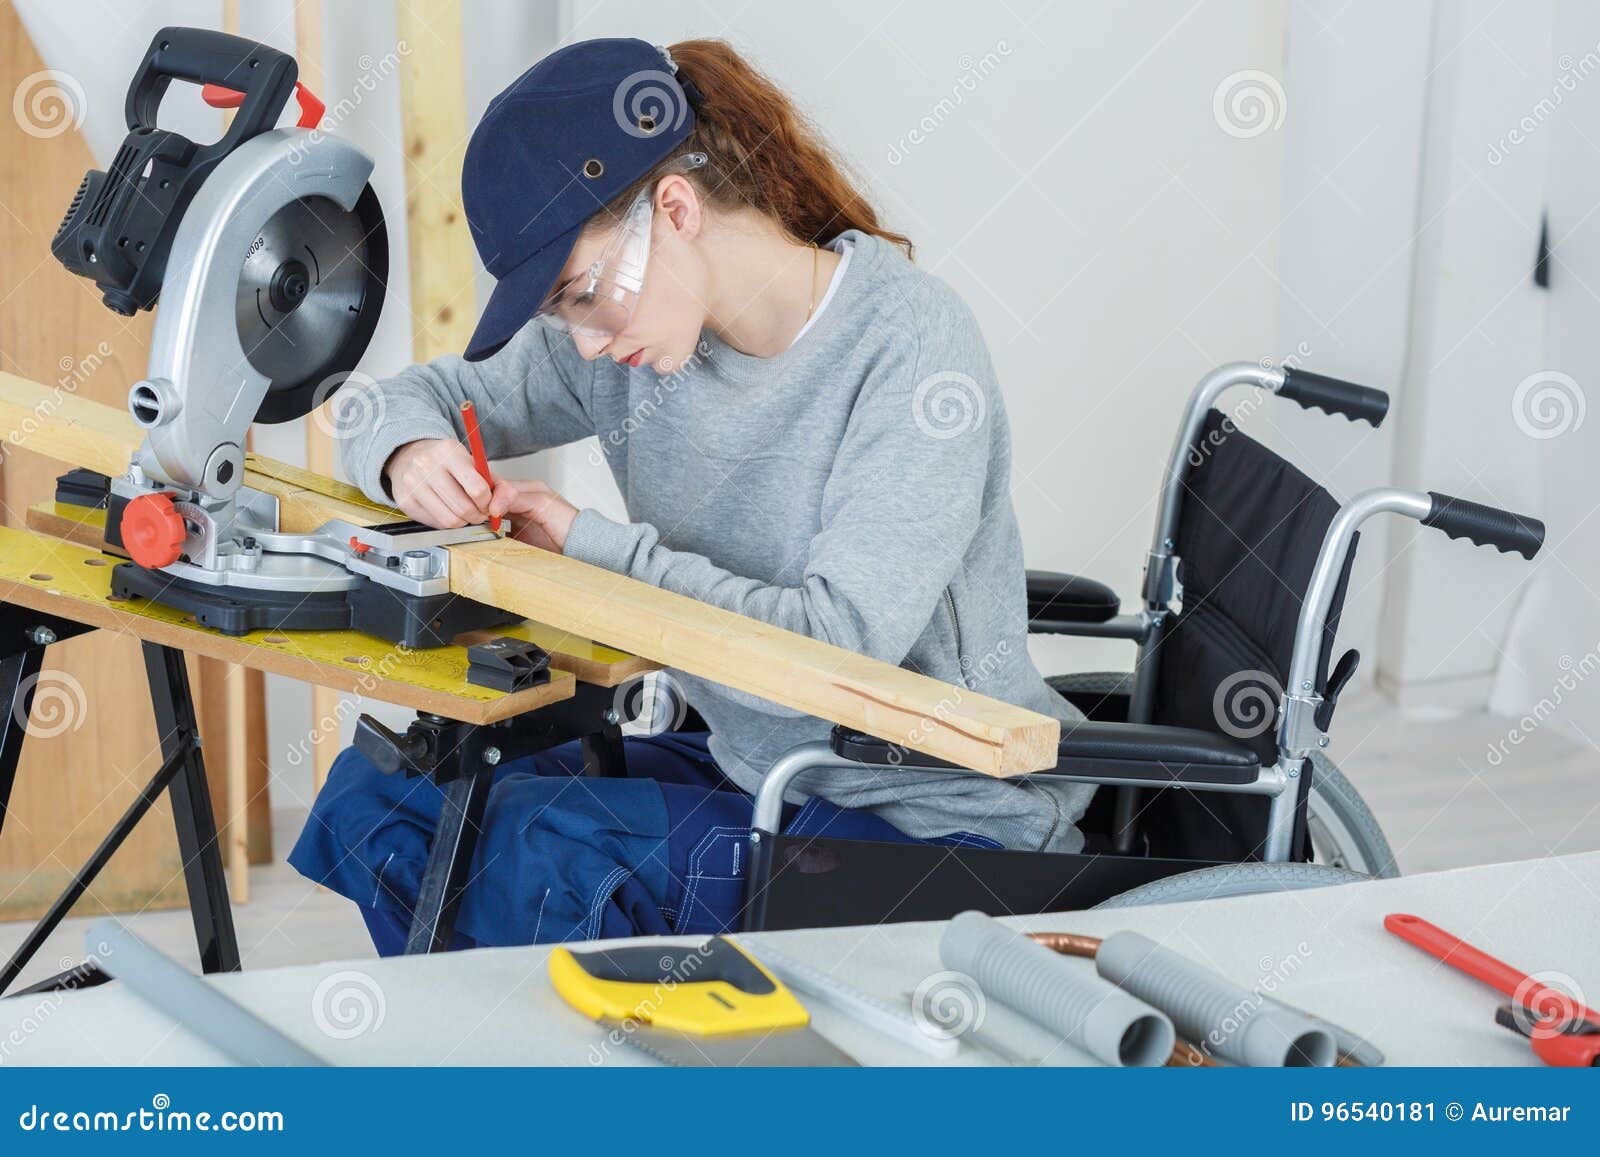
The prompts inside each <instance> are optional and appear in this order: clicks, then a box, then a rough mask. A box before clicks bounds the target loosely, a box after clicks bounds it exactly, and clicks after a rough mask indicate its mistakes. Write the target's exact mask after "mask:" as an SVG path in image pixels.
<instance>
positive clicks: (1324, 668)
mask: <svg viewBox="0 0 1600 1157" xmlns="http://www.w3.org/2000/svg"><path fill="white" fill-rule="evenodd" d="M1338 511H1339V503H1338V502H1337V501H1336V500H1335V499H1334V497H1333V496H1332V495H1331V494H1329V493H1328V492H1327V491H1326V490H1324V489H1323V488H1322V487H1321V486H1319V485H1317V484H1316V483H1315V482H1313V481H1312V480H1311V479H1310V478H1308V477H1307V476H1306V475H1305V474H1304V473H1302V472H1301V471H1300V470H1298V469H1296V468H1295V467H1294V466H1293V465H1291V464H1290V463H1288V462H1286V461H1284V459H1282V458H1280V457H1279V456H1278V455H1277V454H1274V453H1273V452H1272V451H1271V450H1269V449H1267V448H1266V447H1265V446H1263V445H1262V444H1261V443H1259V442H1257V441H1255V440H1254V439H1252V438H1250V437H1248V436H1247V435H1246V434H1244V433H1243V432H1242V431H1240V430H1239V429H1238V428H1237V427H1236V426H1235V425H1234V424H1233V422H1232V421H1231V420H1229V419H1227V418H1225V417H1224V416H1223V415H1222V414H1221V413H1220V412H1218V411H1217V410H1215V409H1213V410H1211V411H1210V412H1209V413H1208V414H1207V416H1206V421H1205V425H1204V427H1203V428H1202V433H1201V435H1200V437H1198V438H1197V439H1196V440H1195V442H1194V444H1193V445H1192V447H1191V456H1190V471H1189V476H1188V479H1187V484H1186V486H1185V491H1184V495H1183V506H1182V511H1181V516H1180V519H1179V524H1178V535H1177V541H1176V543H1175V548H1174V549H1175V553H1176V554H1177V555H1178V557H1179V559H1180V560H1181V562H1180V565H1179V572H1178V573H1179V578H1180V580H1181V582H1182V609H1181V611H1180V612H1179V613H1178V615H1177V617H1176V619H1175V620H1174V621H1173V622H1172V623H1171V624H1170V625H1169V626H1168V628H1167V630H1166V632H1165V633H1164V634H1163V636H1162V638H1161V642H1160V645H1159V650H1158V652H1157V656H1156V658H1157V665H1158V674H1157V679H1156V693H1155V696H1154V700H1153V703H1152V719H1151V722H1154V723H1162V724H1170V725H1173V726H1181V727H1194V728H1198V729H1200V730H1203V731H1213V732H1218V731H1220V732H1222V733H1223V734H1226V735H1229V736H1231V737H1233V738H1234V739H1237V740H1239V741H1240V742H1241V743H1244V744H1245V745H1247V746H1249V747H1251V748H1252V749H1253V750H1254V751H1255V752H1256V754H1257V756H1258V757H1259V759H1260V761H1261V764H1262V766H1263V767H1267V766H1270V765H1272V764H1274V763H1276V762H1277V760H1278V745H1277V706H1278V703H1279V701H1280V699H1281V698H1282V695H1283V692H1284V690H1285V688H1284V680H1285V679H1286V677H1287V674H1288V670H1289V660H1290V656H1291V654H1292V652H1293V649H1294V637H1295V627H1296V624H1297V622H1298V620H1299V617H1300V609H1301V604H1302V602H1303V601H1304V598H1305V595H1306V590H1307V587H1308V586H1309V584H1310V581H1311V576H1312V572H1313V569H1314V568H1315V566H1316V562H1317V555H1318V552H1319V551H1320V549H1321V547H1322V540H1323V536H1324V535H1325V534H1326V532H1327V530H1328V524H1329V523H1330V522H1332V521H1333V518H1334V516H1335V515H1336V514H1337V513H1338ZM1354 557H1355V551H1354V549H1352V550H1351V551H1350V554H1349V556H1348V557H1347V558H1346V560H1345V567H1344V571H1343V573H1342V574H1341V575H1340V577H1339V582H1338V586H1337V589H1336V591H1335V594H1334V599H1333V603H1332V606H1331V608H1330V610H1329V613H1328V616H1327V618H1326V620H1325V621H1324V625H1323V639H1322V643H1323V645H1322V649H1321V650H1322V653H1321V657H1320V659H1319V662H1318V664H1317V686H1316V688H1315V690H1316V691H1317V693H1319V694H1321V693H1322V692H1323V691H1324V690H1325V689H1326V684H1327V679H1328V655H1329V653H1330V651H1331V649H1332V645H1333V636H1334V633H1335V631H1336V630H1337V628H1338V622H1339V614H1340V611H1341V608H1342V607H1343V604H1344V596H1345V589H1346V587H1347V585H1348V583H1349V578H1350V562H1351V561H1352V560H1353V559H1354ZM1308 770H1309V769H1308ZM1309 783H1310V776H1309V774H1307V775H1304V776H1301V782H1300V784H1299V785H1298V787H1299V792H1300V797H1299V803H1298V807H1297V818H1296V823H1295V837H1294V858H1296V859H1305V858H1307V854H1308V853H1307V850H1306V839H1305V801H1306V793H1307V791H1308V790H1309ZM1101 794H1103V795H1109V794H1110V793H1109V792H1102V793H1101ZM1145 805H1146V806H1145V807H1143V808H1142V810H1141V814H1140V816H1139V820H1138V824H1139V831H1140V832H1141V834H1143V835H1144V836H1146V837H1147V838H1148V840H1149V849H1150V853H1151V854H1152V855H1162V856H1177V857H1182V858H1193V859H1206V860H1213V859H1214V860H1229V861H1242V860H1251V859H1259V858H1260V854H1259V841H1260V839H1261V832H1262V830H1263V824H1264V821H1265V816H1266V812H1267V807H1268V804H1267V801H1266V800H1265V799H1264V798H1262V797H1260V796H1247V795H1218V794H1210V793H1208V794H1204V795H1200V794H1197V793H1194V792H1188V791H1181V790H1172V789H1167V790H1164V791H1161V792H1158V793H1154V794H1153V795H1151V796H1149V797H1147V799H1146V800H1145Z"/></svg>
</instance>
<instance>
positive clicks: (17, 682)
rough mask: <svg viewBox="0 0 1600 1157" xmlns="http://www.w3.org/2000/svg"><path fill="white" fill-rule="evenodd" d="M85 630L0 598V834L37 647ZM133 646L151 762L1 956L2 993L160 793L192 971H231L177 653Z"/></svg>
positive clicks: (71, 973)
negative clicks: (166, 806) (156, 748)
mask: <svg viewBox="0 0 1600 1157" xmlns="http://www.w3.org/2000/svg"><path fill="white" fill-rule="evenodd" d="M93 629H94V628H92V627H88V626H85V625H84V624H82V623H76V622H73V621H71V620H70V619H62V618H59V617H57V616H55V615H48V614H42V613H40V612H37V611H31V610H29V609H27V608H25V607H19V606H14V605H12V604H9V603H6V604H0V703H3V704H4V705H5V706H6V707H7V708H8V710H7V711H6V715H5V718H4V719H3V720H0V830H3V825H4V822H5V818H6V808H7V806H8V804H9V803H10V799H11V789H12V786H13V784H14V782H15V780H16V772H17V764H18V762H19V760H20V759H21V757H22V743H23V740H24V739H25V738H26V737H27V725H28V719H29V714H30V712H31V710H32V707H33V693H34V689H35V687H36V686H37V685H38V682H39V674H40V671H41V670H42V668H43V665H44V653H45V648H47V647H48V646H49V645H50V644H51V643H55V642H59V641H60V640H62V639H68V638H71V637H73V636H74V635H81V634H84V633H86V632H88V631H90V630H93ZM143 647H144V665H145V675H146V678H147V679H148V681H149V684H150V701H151V705H152V707H153V708H154V710H155V718H156V730H157V733H158V735H159V736H160V741H161V755H162V762H161V766H160V768H159V769H157V771H156V773H155V775H153V776H152V777H151V778H150V781H149V782H148V783H147V784H145V786H144V788H143V789H141V790H140V792H139V794H138V796H136V797H135V798H134V800H133V802H132V803H131V804H129V805H128V808H127V810H126V811H124V812H123V813H122V815H121V817H120V818H118V820H117V822H116V823H115V824H113V825H112V827H111V830H110V831H109V832H108V833H106V837H105V839H103V840H102V841H101V842H100V846H99V847H97V848H96V849H95V850H94V853H93V855H91V856H90V857H89V859H88V860H87V862H85V863H84V865H83V867H81V868H79V869H78V871H77V872H75V873H74V874H73V878H72V881H71V882H70V883H69V884H68V885H67V887H66V888H65V889H64V890H63V891H62V893H61V895H60V896H58V897H57V898H56V900H55V902H54V903H53V904H51V905H50V909H49V910H48V911H47V912H46V913H45V914H44V915H43V916H41V917H40V918H39V920H38V922H37V923H36V924H35V925H34V926H33V928H32V930H31V931H30V932H29V933H28V935H27V936H26V937H25V938H24V940H23V942H22V944H21V945H19V946H18V948H17V950H16V952H14V953H13V954H12V956H11V959H10V960H8V961H7V962H6V963H5V965H4V967H3V968H0V994H4V993H5V991H6V989H7V988H9V987H10V986H11V984H12V982H13V981H15V980H16V978H17V977H18V975H20V974H21V972H22V970H23V969H24V968H25V967H27V964H28V962H29V961H30V960H31V959H33V957H34V955H35V954H36V953H37V952H38V951H39V949H40V948H41V947H42V946H43V945H44V942H45V940H46V939H47V938H48V937H49V936H50V934H51V933H52V932H54V931H55V929H56V927H57V926H58V925H59V924H60V923H61V921H62V919H63V918H64V917H65V916H66V915H67V913H68V912H69V911H70V910H71V908H72V906H73V905H74V904H76V903H77V902H78V900H79V899H81V898H82V896H83V894H84V893H85V892H86V891H88V889H89V886H90V885H91V884H92V883H93V882H94V880H95V877H96V876H98V875H99V874H100V871H101V869H103V868H104V867H105V866H106V864H107V863H108V862H109V861H110V859H111V857H112V856H113V855H114V854H116V851H117V849H118V848H120V847H121V846H122V844H123V842H124V841H125V840H126V839H127V838H128V836H129V834H130V833H131V832H132V831H133V830H134V828H136V827H137V826H138V825H139V822H140V821H141V820H142V819H144V817H145V815H146V813H148V812H149V810H150V808H151V807H152V806H153V805H154V804H155V802H156V800H158V799H159V798H160V797H161V793H162V792H163V791H164V792H166V793H167V794H168V796H169V797H170V799H171V801H172V813H173V819H174V822H175V824H176V827H177V834H178V852H179V855H180V856H181V857H182V860H183V874H184V882H185V884H187V886H188V890H189V911H190V913H191V915H192V916H193V918H194V932H195V941H196V943H197V945H198V946H199V950H200V967H201V968H202V969H203V970H204V971H206V972H234V971H237V970H238V968H239V942H238V938H237V936H236V935H235V933H234V928H233V909H232V908H231V907H230V906H229V902H228V888H227V881H226V879H225V878H224V874H223V870H222V855H221V851H220V849H219V848H218V845H217V825H216V819H215V817H214V815H213V813H212V810H211V789H210V787H209V786H208V785H207V783H206V770H205V761H204V759H203V758H202V756H201V753H200V732H199V727H198V725H197V724H196V721H195V712H194V700H193V698H192V697H191V695H190V693H189V678H188V672H187V669H186V667H185V664H184V658H183V652H182V651H178V650H175V649H173V648H171V647H164V646H160V645H158V644H154V643H145V644H143ZM105 979H106V976H105V974H104V973H103V972H101V971H100V970H99V968H98V967H96V966H94V965H93V964H86V965H80V966H79V967H77V968H73V969H68V970H67V971H65V972H62V973H59V974H57V975H56V976H52V977H50V978H48V979H46V980H43V981H41V982H39V983H37V984H34V985H32V986H30V987H29V988H27V989H25V990H24V991H27V992H37V991H45V990H52V989H59V988H84V987H89V986H92V985H95V984H99V983H102V982H103V981H104V980H105Z"/></svg>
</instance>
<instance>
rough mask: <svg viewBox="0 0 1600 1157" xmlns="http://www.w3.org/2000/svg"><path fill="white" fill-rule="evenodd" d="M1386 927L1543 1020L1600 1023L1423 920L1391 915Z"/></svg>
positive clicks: (1546, 988) (1563, 995)
mask: <svg viewBox="0 0 1600 1157" xmlns="http://www.w3.org/2000/svg"><path fill="white" fill-rule="evenodd" d="M1383 926H1384V927H1385V928H1387V929H1388V930H1389V931H1390V932H1393V933H1394V934H1395V935H1396V936H1398V937H1400V939H1402V940H1404V941H1405V942H1406V943H1407V944H1412V945H1415V946H1416V947H1418V948H1420V949H1422V950H1423V951H1424V952H1426V953H1427V954H1428V955H1430V956H1433V957H1437V958H1438V959H1439V960H1442V961H1444V963H1446V964H1448V965H1450V967H1452V968H1454V969H1457V970H1459V971H1461V972H1465V973H1466V974H1467V975H1468V976H1470V977H1472V978H1473V979H1474V980H1481V981H1483V983H1485V984H1487V985H1489V986H1490V987H1491V988H1494V989H1496V990H1498V991H1500V992H1503V993H1505V994H1506V995H1507V996H1509V997H1511V999H1512V1000H1514V1001H1516V1002H1517V1003H1518V1004H1520V1005H1522V1007H1523V1008H1526V1009H1528V1010H1529V1011H1530V1012H1532V1013H1533V1014H1534V1015H1535V1016H1536V1017H1539V1018H1540V1019H1544V1018H1546V1017H1555V1018H1559V1019H1560V1020H1563V1021H1566V1020H1571V1019H1574V1018H1579V1017H1581V1018H1584V1019H1587V1020H1594V1021H1600V1015H1597V1014H1596V1013H1595V1012H1594V1010H1593V1009H1590V1008H1586V1007H1585V1006H1583V1005H1581V1004H1579V1003H1578V1002H1577V1001H1576V1000H1574V999H1573V998H1572V997H1571V996H1569V995H1568V994H1567V993H1565V992H1562V991H1561V990H1560V989H1558V988H1551V987H1550V986H1549V985H1546V984H1541V983H1540V982H1539V981H1537V980H1535V979H1534V978H1533V977H1531V976H1529V975H1528V974H1527V973H1525V972H1518V971H1517V970H1516V969H1515V968H1512V967H1511V965H1509V964H1507V963H1506V962H1505V961H1503V960H1496V959H1495V958H1494V957H1493V956H1490V955H1489V954H1488V953H1487V952H1484V951H1482V950H1480V949H1477V948H1474V947H1473V946H1472V945H1470V944H1468V943H1467V942H1466V941H1465V940H1462V939H1460V938H1459V937H1456V936H1452V935H1450V933H1448V932H1446V931H1445V930H1444V929H1443V928H1440V927H1439V926H1437V925H1435V924H1430V923H1428V922H1427V921H1426V920H1424V919H1423V918H1422V917H1420V916H1411V915H1407V914H1406V913H1404V912H1391V913H1390V914H1389V915H1387V916H1385V917H1384V918H1383Z"/></svg>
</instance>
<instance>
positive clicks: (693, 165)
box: [533, 153, 706, 341]
mask: <svg viewBox="0 0 1600 1157" xmlns="http://www.w3.org/2000/svg"><path fill="white" fill-rule="evenodd" d="M705 163H706V155H705V154H704V153H685V154H684V155H683V156H681V157H678V158H677V159H676V160H674V161H673V162H672V165H671V166H670V167H669V168H668V169H667V172H669V173H686V172H689V171H690V170H692V169H698V168H700V167H701V166H702V165H704V164H705ZM655 191H656V186H655V182H651V183H650V184H649V185H647V186H645V187H644V188H643V189H640V190H639V195H638V196H637V197H635V198H634V199H633V203H632V204H631V205H629V206H628V210H627V212H625V213H624V214H623V215H622V220H621V221H619V222H618V223H617V226H616V228H615V229H614V230H613V231H612V235H611V239H610V240H609V241H608V242H607V243H606V248H605V251H604V252H603V253H601V255H600V259H599V260H598V261H596V262H595V263H594V264H593V265H591V266H589V268H587V269H585V270H584V271H583V272H582V273H580V274H578V276H576V277H574V278H571V279H569V280H568V281H566V282H564V283H563V284H561V285H558V286H557V287H556V289H555V291H554V292H553V293H551V294H550V296H549V297H547V298H546V299H545V301H544V304H543V305H541V306H540V307H539V309H538V311H537V312H536V313H535V314H534V315H533V316H534V319H535V320H536V321H540V322H543V323H544V324H545V325H547V326H549V327H550V328H551V329H553V330H556V331H557V332H558V333H568V334H581V335H583V336H585V337H593V338H600V339H604V340H606V341H609V340H610V339H612V338H614V337H616V336H617V334H619V333H621V332H622V331H623V330H624V329H626V328H627V327H628V322H630V321H631V320H633V312H634V310H635V309H637V308H638V307H639V294H640V293H641V292H642V291H643V289H644V270H645V265H646V264H647V263H648V262H649V260H650V226H651V224H652V223H653V222H654V221H655Z"/></svg>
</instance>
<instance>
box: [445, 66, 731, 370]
mask: <svg viewBox="0 0 1600 1157" xmlns="http://www.w3.org/2000/svg"><path fill="white" fill-rule="evenodd" d="M675 72H676V69H675V67H674V66H673V64H672V62H671V58H670V57H668V56H667V54H666V53H665V51H663V50H662V49H660V48H656V47H653V46H652V45H650V44H647V43H645V42H644V41H643V40H584V41H580V42H579V43H577V44H569V45H568V46H567V47H565V48H561V49H558V50H556V51H555V52H552V53H551V54H550V55H549V56H547V57H545V58H544V59H543V60H541V61H539V63H538V64H535V65H534V66H533V67H532V68H530V69H529V70H528V71H527V72H525V73H523V74H522V75H521V76H520V77H518V78H517V80H516V82H515V83H513V84H512V85H511V87H510V88H508V89H506V90H505V91H504V92H502V93H501V94H500V95H499V96H497V97H495V98H494V100H493V102H491V103H490V105H489V111H488V112H487V113H485V114H484V117H483V120H482V121H481V122H480V123H479V125H478V127H477V129H476V130H474V132H473V134H472V140H471V141H470V142H469V143H468V145H467V154H466V159H465V162H464V163H463V165H462V172H461V197H462V202H463V204H464V205H465V207H466V211H467V226H468V228H470V229H471V231H472V240H473V242H474V243H475V244H476V245H477V246H478V256H479V257H481V258H482V259H483V264H484V267H485V268H487V269H488V270H489V272H490V273H492V274H493V275H494V278H495V282H496V284H495V287H494V293H493V294H491V295H490V297H489V305H488V307H487V308H486V309H485V310H484V311H483V316H482V317H480V318H479V319H478V328H477V329H476V330H475V331H474V332H473V335H472V341H471V342H470V343H468V345H467V350H466V358H467V360H468V361H473V362H475V361H481V360H483V359H484V358H486V357H489V356H490V355H491V354H493V353H495V352H496V351H497V350H499V349H500V347H501V346H503V345H505V344H506V342H508V341H510V340H511V339H512V338H513V337H515V336H516V333H517V331H518V330H519V329H521V328H522V327H523V326H524V325H526V324H527V323H528V320H529V319H530V318H532V317H533V315H534V313H535V312H536V311H537V310H538V308H539V306H540V305H541V304H543V302H544V300H545V298H546V297H548V296H549V294H550V291H551V290H552V289H554V288H555V284H556V280H557V278H558V277H559V276H560V274H561V268H562V266H564V265H565V264H566V263H567V258H568V256H570V255H571V253H572V247H573V245H574V244H575V243H576V242H577V240H578V234H579V233H580V232H581V231H582V229H583V226H584V223H585V222H587V221H588V220H589V218H591V217H593V216H594V215H595V214H596V213H597V212H599V211H600V209H601V208H602V207H603V206H604V205H606V204H607V203H609V202H610V201H611V200H612V199H613V198H615V197H617V196H619V195H620V194H621V193H622V192H623V191H624V190H625V189H627V188H628V186H629V185H631V184H633V183H634V182H635V181H637V180H638V179H639V178H640V177H642V176H644V175H645V174H646V173H648V172H649V171H650V170H651V169H652V168H654V167H655V166H656V165H658V164H659V163H661V162H662V161H664V160H666V159H667V158H668V157H669V156H671V155H672V152H673V150H674V149H675V148H677V147H678V146H679V145H681V144H682V143H683V141H684V140H685V138H687V137H688V135H689V133H690V132H691V131H693V129H694V125H695V115H694V106H695V105H696V104H698V103H699V100H700V94H699V93H698V92H696V91H695V90H694V88H693V86H692V85H690V86H685V85H684V84H681V83H679V81H678V78H677V77H676V75H675ZM686 87H687V91H685V89H686Z"/></svg>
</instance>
